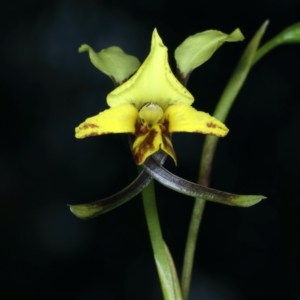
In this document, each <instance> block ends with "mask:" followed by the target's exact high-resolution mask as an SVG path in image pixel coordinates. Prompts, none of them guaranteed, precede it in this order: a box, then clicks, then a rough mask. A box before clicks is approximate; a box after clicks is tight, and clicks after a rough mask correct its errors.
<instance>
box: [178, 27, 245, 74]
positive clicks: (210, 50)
mask: <svg viewBox="0 0 300 300" xmlns="http://www.w3.org/2000/svg"><path fill="white" fill-rule="evenodd" d="M243 39H244V36H243V34H242V33H241V31H240V30H239V29H238V28H237V29H236V30H234V31H233V32H232V33H231V34H226V33H223V32H221V31H217V30H207V31H203V32H199V33H197V34H194V35H191V36H189V37H188V38H187V39H185V40H184V41H183V43H182V44H181V45H179V46H178V47H177V48H176V50H175V59H176V62H177V66H178V69H179V70H180V72H181V73H182V74H183V76H184V77H186V76H187V75H188V74H189V73H190V72H192V71H193V70H194V69H195V68H197V67H199V66H200V65H202V64H203V63H205V62H206V61H207V60H208V59H210V57H211V56H212V55H213V54H214V52H215V51H216V50H217V49H218V48H219V47H220V46H221V45H222V44H223V43H224V42H237V41H242V40H243Z"/></svg>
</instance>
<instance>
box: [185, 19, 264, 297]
mask: <svg viewBox="0 0 300 300" xmlns="http://www.w3.org/2000/svg"><path fill="white" fill-rule="evenodd" d="M268 23H269V22H268V21H266V22H265V23H264V24H263V25H262V26H261V27H260V28H259V30H258V31H257V32H256V34H255V35H254V37H253V38H252V40H251V41H250V43H249V44H248V46H247V48H246V50H245V51H244V53H243V55H242V57H241V59H240V60H239V62H238V65H237V67H236V69H235V70H234V72H233V74H232V76H231V78H230V79H229V81H228V83H227V86H226V87H225V90H224V92H223V94H222V95H221V98H220V100H219V102H218V105H217V107H216V109H215V112H214V117H215V118H217V119H218V120H219V121H221V122H225V120H226V117H227V115H228V113H229V111H230V109H231V106H232V104H233V102H234V100H235V98H236V96H237V94H238V92H239V91H240V89H241V87H242V86H243V84H244V82H245V80H246V78H247V75H248V73H249V71H250V69H251V66H252V63H253V60H254V57H255V53H256V51H257V48H258V46H259V43H260V40H261V38H262V36H263V34H264V32H265V30H266V27H267V25H268ZM218 140H219V139H218V138H217V137H214V136H206V138H205V142H204V146H203V151H202V159H201V164H200V171H199V179H198V183H199V184H201V185H205V186H208V185H209V178H210V173H211V168H212V162H213V158H214V154H215V150H216V147H217V143H218ZM205 202H206V201H205V200H203V199H201V198H196V199H195V204H194V210H193V213H192V217H191V221H190V227H189V232H188V238H187V242H186V248H185V253H184V265H183V270H182V277H181V278H182V279H181V289H182V295H183V299H184V300H188V296H189V290H190V284H191V277H192V270H193V262H194V256H195V249H196V243H197V237H198V231H199V228H200V224H201V220H202V215H203V211H204V208H205Z"/></svg>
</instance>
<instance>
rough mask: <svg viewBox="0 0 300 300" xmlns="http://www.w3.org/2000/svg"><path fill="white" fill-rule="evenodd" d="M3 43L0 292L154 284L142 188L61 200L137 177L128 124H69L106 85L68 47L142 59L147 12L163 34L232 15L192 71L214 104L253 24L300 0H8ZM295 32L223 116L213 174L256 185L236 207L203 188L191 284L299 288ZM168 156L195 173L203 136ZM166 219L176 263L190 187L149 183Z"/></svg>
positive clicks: (231, 290)
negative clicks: (88, 211) (106, 205)
mask: <svg viewBox="0 0 300 300" xmlns="http://www.w3.org/2000/svg"><path fill="white" fill-rule="evenodd" d="M1 3H2V4H1V10H0V11H1V18H0V19H1V21H0V22H1V27H0V31H1V48H0V61H1V66H0V104H1V108H0V114H1V116H0V117H1V127H0V136H1V141H0V174H1V175H0V176H1V186H0V191H1V194H0V205H1V206H0V209H1V210H0V212H1V218H0V232H1V235H0V245H1V248H0V251H1V257H0V299H25V298H27V299H76V300H82V299H84V300H88V299H105V300H112V299H130V300H135V299H136V300H140V299H145V300H148V299H149V300H150V299H161V296H160V293H161V292H160V287H159V283H158V280H157V274H156V270H155V265H154V261H153V257H152V250H151V245H150V241H149V235H148V232H147V227H146V223H145V218H144V212H143V207H142V201H141V198H140V196H138V197H136V198H135V199H133V200H131V201H130V202H128V203H127V204H125V205H123V206H122V207H120V208H118V209H116V210H114V211H112V212H109V213H107V214H105V215H103V216H100V217H98V218H96V219H93V220H90V221H82V220H79V219H77V218H76V217H74V216H73V215H72V214H71V213H70V212H69V209H68V207H67V206H66V204H67V203H72V204H76V203H85V202H91V201H95V200H97V199H100V198H103V197H106V196H108V195H110V194H112V193H115V192H116V191H118V190H119V189H121V188H123V187H125V186H126V185H127V184H129V183H130V182H131V180H132V179H133V178H134V177H135V172H136V167H135V165H134V163H133V160H132V157H131V153H130V150H129V148H128V145H127V140H126V136H123V135H108V136H101V137H94V138H88V139H84V140H76V139H75V138H74V128H75V127H76V126H77V125H78V124H79V123H80V122H82V121H83V120H84V119H85V118H87V117H89V116H92V115H95V114H97V113H98V112H99V111H101V110H103V109H105V108H106V107H107V105H106V101H105V99H106V95H107V94H108V93H109V92H110V91H111V90H112V88H113V86H112V83H111V82H110V79H109V78H108V77H106V76H105V75H104V74H101V73H100V72H99V71H98V70H97V69H96V68H94V67H93V65H92V64H91V63H90V62H89V59H88V56H87V53H83V54H78V53H77V49H78V47H79V46H80V45H81V44H83V43H87V44H89V45H91V46H92V47H93V48H94V49H95V50H97V51H98V50H100V49H102V48H106V47H108V46H112V45H118V46H120V47H121V48H123V49H124V50H125V51H126V52H127V53H130V54H133V55H135V56H137V57H139V59H140V60H141V61H143V59H144V58H145V57H146V55H147V53H148V51H149V46H150V39H151V33H152V30H153V28H154V27H157V28H158V31H159V33H160V35H161V37H162V39H163V41H164V43H165V44H166V45H167V46H168V48H169V57H170V64H171V66H172V67H174V66H175V62H174V59H173V53H174V50H175V48H176V47H177V46H178V45H179V44H180V43H181V42H182V41H183V40H184V39H185V38H186V37H187V36H189V35H191V34H194V33H197V32H200V31H203V30H207V29H218V30H222V31H224V32H226V33H229V32H231V31H233V30H234V29H235V28H236V27H240V28H241V30H242V32H243V33H244V35H245V37H246V40H245V41H244V42H243V43H228V44H225V45H224V46H223V47H221V48H220V49H219V50H218V51H217V53H216V54H215V55H214V56H213V58H212V59H211V60H209V61H208V62H207V63H205V64H204V65H203V66H201V67H200V68H199V69H197V70H196V71H195V72H194V73H193V74H192V76H191V78H190V81H189V85H188V88H189V90H190V91H191V93H192V94H193V95H194V96H195V99H196V100H195V103H194V106H195V107H196V108H198V109H200V110H203V111H206V112H209V113H212V112H213V109H214V107H215V105H216V102H217V100H218V98H219V96H220V94H221V92H222V90H223V88H224V86H225V85H226V82H227V80H228V78H229V76H230V74H231V72H232V71H233V68H234V66H235V65H236V63H237V60H238V58H239V56H240V55H241V53H242V51H243V49H244V48H245V46H246V44H247V42H248V41H249V40H250V38H251V36H252V35H253V34H254V33H255V31H256V30H257V29H258V27H259V26H260V25H261V24H262V23H263V22H264V21H265V20H266V19H270V21H271V22H270V25H269V28H268V30H267V33H266V34H265V37H264V39H263V42H264V41H267V40H268V39H270V38H271V37H273V36H274V35H276V34H277V33H278V32H279V31H281V30H282V29H284V28H285V27H287V26H289V25H291V24H293V23H295V22H299V15H300V14H299V12H300V3H299V1H298V0H281V1H279V0H278V1H274V0H253V1H244V2H242V1H241V2H233V1H229V2H228V1H197V2H196V1H194V2H193V1H188V0H186V1H181V2H175V1H168V0H164V1H158V0H152V1H150V0H145V1H138V0H127V1H121V0H119V1H118V0H110V1H108V0H105V1H95V0H94V1H90V0H88V1H41V0H40V1H37V0H35V1H34V0H28V1H5V2H1ZM299 54H300V45H286V46H282V47H280V48H277V49H275V50H274V51H273V52H271V53H270V54H268V55H267V56H266V57H265V58H264V59H263V60H262V61H260V62H259V63H258V64H257V65H256V66H255V67H254V68H253V70H252V71H251V73H250V76H249V78H248V79H247V82H246V84H245V86H244V87H243V89H242V91H241V93H240V95H239V96H238V98H237V100H236V103H235V104H234V107H233V109H232V111H231V113H230V115H229V117H228V120H227V122H226V124H227V126H228V127H229V128H230V134H229V135H228V136H227V137H226V138H225V139H223V140H222V141H220V143H219V147H218V151H217V154H216V158H215V162H214V166H213V173H212V182H211V186H212V187H214V188H217V189H221V190H225V191H229V192H233V193H241V194H242V193H243V194H263V195H266V196H267V197H268V199H267V200H264V201H263V202H261V203H260V204H258V205H256V206H254V207H251V208H248V209H241V208H233V207H226V206H223V205H218V204H214V203H208V204H207V208H206V211H205V214H204V219H203V224H202V227H201V232H200V236H199V242H198V247H197V252H196V260H195V268H194V277H193V284H192V288H191V295H190V299H191V300H195V299H201V300H206V299H209V300H210V299H213V300H216V299H217V300H218V299H220V300H221V299H222V300H223V299H236V300H243V299H296V298H297V296H296V295H297V294H296V293H297V292H298V291H297V285H298V284H299V282H300V272H299V266H300V263H299V261H300V259H299V253H300V245H299V223H300V221H299V220H300V218H299V213H300V204H299V203H300V202H299V196H298V195H299V192H300V181H299V179H300V161H299V150H300V136H299V128H300V115H299V111H300V101H299V97H300V88H299V82H300V56H299ZM173 140H174V148H175V150H176V153H177V156H178V167H177V168H175V167H174V165H173V162H172V161H171V160H168V161H167V164H166V166H167V168H168V169H170V170H171V171H172V172H174V173H176V174H178V175H180V176H182V177H184V178H186V179H189V180H191V181H196V180H197V173H198V168H199V160H200V153H201V147H202V144H203V140H204V136H201V135H196V134H177V135H174V137H173ZM156 188H157V194H158V196H157V198H158V199H157V200H158V208H159V214H160V217H161V223H162V230H163V234H164V237H165V240H166V242H167V244H168V245H169V248H170V250H171V252H172V254H173V257H174V260H175V262H176V265H177V267H178V270H179V271H180V270H181V266H182V257H183V251H184V243H185V238H186V234H187V228H188V222H189V218H190V214H191V210H192V204H193V199H192V198H189V197H186V196H182V195H179V194H176V193H175V192H173V191H171V190H168V189H166V188H164V187H162V186H161V185H159V184H157V185H156Z"/></svg>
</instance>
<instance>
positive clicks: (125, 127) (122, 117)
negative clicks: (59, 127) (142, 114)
mask: <svg viewBox="0 0 300 300" xmlns="http://www.w3.org/2000/svg"><path fill="white" fill-rule="evenodd" d="M137 118H138V111H137V109H136V108H135V107H134V106H132V105H130V104H122V105H119V106H118V107H113V108H110V109H106V110H104V111H103V112H100V113H99V114H98V115H96V116H94V117H91V118H88V119H86V120H85V121H84V122H83V123H81V124H80V125H79V126H78V127H77V128H76V129H75V137H76V138H78V139H82V138H85V137H88V136H95V135H101V134H109V133H134V132H135V123H136V120H137Z"/></svg>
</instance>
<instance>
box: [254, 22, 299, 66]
mask: <svg viewBox="0 0 300 300" xmlns="http://www.w3.org/2000/svg"><path fill="white" fill-rule="evenodd" d="M299 43H300V23H296V24H293V25H291V26H289V27H287V28H286V29H284V30H283V31H281V32H280V33H278V34H277V35H276V36H275V37H274V38H272V39H271V40H269V41H268V42H267V43H265V44H264V45H262V46H261V47H260V48H259V49H258V51H257V52H256V54H255V57H254V60H253V65H254V64H256V63H257V62H258V61H259V60H260V59H261V58H262V57H264V56H265V55H266V54H267V53H269V52H270V51H271V50H273V49H274V48H276V47H277V46H280V45H284V44H299Z"/></svg>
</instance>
